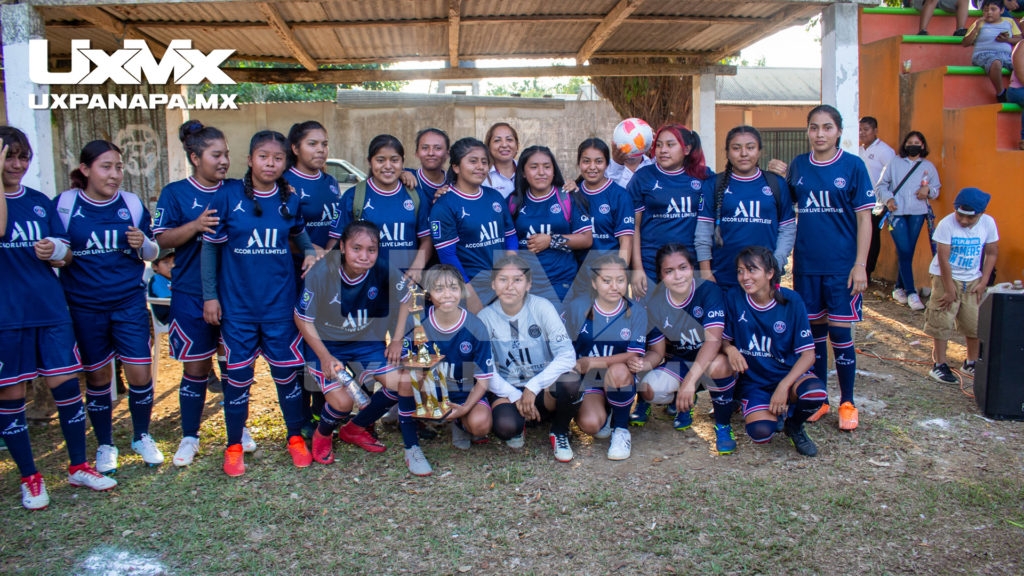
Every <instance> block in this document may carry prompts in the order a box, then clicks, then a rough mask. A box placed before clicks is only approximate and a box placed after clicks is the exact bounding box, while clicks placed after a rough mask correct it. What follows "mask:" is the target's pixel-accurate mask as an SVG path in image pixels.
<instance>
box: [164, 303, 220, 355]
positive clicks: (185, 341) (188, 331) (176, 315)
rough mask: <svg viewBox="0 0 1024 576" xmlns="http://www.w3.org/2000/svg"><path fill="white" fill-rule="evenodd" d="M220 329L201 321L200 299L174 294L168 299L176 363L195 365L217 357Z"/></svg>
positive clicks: (173, 352)
mask: <svg viewBox="0 0 1024 576" xmlns="http://www.w3.org/2000/svg"><path fill="white" fill-rule="evenodd" d="M219 339H220V327H219V326H211V325H210V324H207V323H206V320H203V297H202V296H197V295H195V294H185V293H178V292H175V293H174V295H173V296H171V330H170V333H168V335H167V341H168V342H170V344H171V358H174V359H175V360H177V361H179V362H195V361H196V360H206V359H207V358H212V357H213V355H214V354H216V353H217V341H218V340H219Z"/></svg>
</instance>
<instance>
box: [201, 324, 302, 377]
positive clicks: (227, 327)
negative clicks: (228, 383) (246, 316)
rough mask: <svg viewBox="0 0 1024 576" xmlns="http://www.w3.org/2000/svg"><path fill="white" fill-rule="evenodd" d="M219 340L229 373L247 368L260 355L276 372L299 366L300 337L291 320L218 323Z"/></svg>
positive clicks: (300, 362)
mask: <svg viewBox="0 0 1024 576" xmlns="http://www.w3.org/2000/svg"><path fill="white" fill-rule="evenodd" d="M220 340H221V342H223V343H224V350H225V352H226V353H227V363H228V370H229V371H230V370H238V369H240V368H248V367H249V366H252V364H253V362H255V361H256V356H257V355H260V354H262V355H263V358H264V359H265V360H266V361H267V364H270V365H271V366H274V367H277V368H293V367H294V368H299V367H301V366H302V350H301V346H302V337H301V336H299V329H298V328H296V327H295V322H293V321H291V320H278V321H275V322H237V321H233V320H230V319H228V318H224V319H222V320H221V327H220Z"/></svg>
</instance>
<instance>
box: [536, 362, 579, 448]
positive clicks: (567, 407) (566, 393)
mask: <svg viewBox="0 0 1024 576" xmlns="http://www.w3.org/2000/svg"><path fill="white" fill-rule="evenodd" d="M580 384H581V383H580V381H579V378H578V377H577V378H572V377H568V376H563V377H562V379H560V380H558V381H556V382H555V383H554V385H553V386H552V389H553V390H554V393H555V394H554V396H555V412H554V414H552V415H551V433H552V434H557V435H562V436H565V435H568V434H569V424H571V423H572V419H573V418H574V417H575V416H576V412H577V411H578V410H579V400H580V398H581V397H582V396H583V389H582V387H581V385H580ZM543 397H544V394H543V392H542V393H541V394H539V395H538V396H537V404H539V405H540V406H539V408H543V407H544V402H543V400H542V398H543ZM538 411H539V412H540V413H541V415H542V416H543V414H544V411H543V410H538Z"/></svg>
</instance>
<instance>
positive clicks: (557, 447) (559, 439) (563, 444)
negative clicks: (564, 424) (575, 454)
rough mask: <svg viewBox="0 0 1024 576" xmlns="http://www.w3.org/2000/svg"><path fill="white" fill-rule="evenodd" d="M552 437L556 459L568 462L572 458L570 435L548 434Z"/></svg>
mask: <svg viewBox="0 0 1024 576" xmlns="http://www.w3.org/2000/svg"><path fill="white" fill-rule="evenodd" d="M548 437H549V438H551V448H553V449H554V451H555V460H558V461H559V462H568V461H570V460H572V447H571V446H569V436H567V435H565V434H554V433H552V434H548Z"/></svg>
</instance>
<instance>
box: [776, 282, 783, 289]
mask: <svg viewBox="0 0 1024 576" xmlns="http://www.w3.org/2000/svg"><path fill="white" fill-rule="evenodd" d="M775 289H776V290H781V289H782V285H781V284H779V283H778V282H776V283H775Z"/></svg>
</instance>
